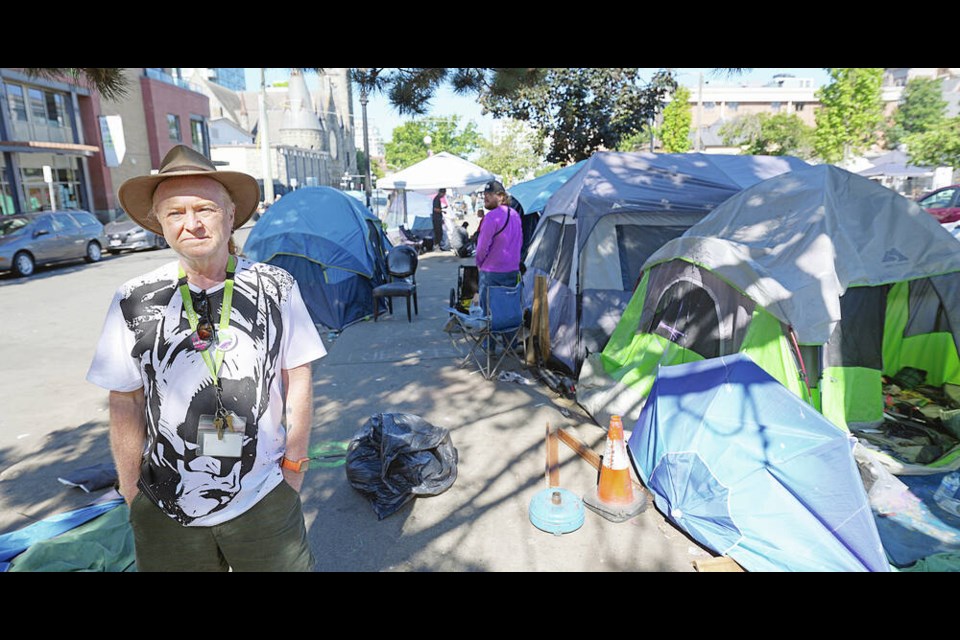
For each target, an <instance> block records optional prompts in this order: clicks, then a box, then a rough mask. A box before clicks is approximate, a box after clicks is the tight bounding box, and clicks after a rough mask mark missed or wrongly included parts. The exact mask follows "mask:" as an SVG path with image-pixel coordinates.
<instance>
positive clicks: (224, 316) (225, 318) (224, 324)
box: [179, 256, 237, 386]
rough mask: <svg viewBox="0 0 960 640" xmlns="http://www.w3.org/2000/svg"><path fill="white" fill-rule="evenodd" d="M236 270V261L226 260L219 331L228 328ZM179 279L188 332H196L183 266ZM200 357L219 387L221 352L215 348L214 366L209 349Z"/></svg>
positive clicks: (231, 257) (191, 301) (195, 319)
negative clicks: (225, 278) (225, 276)
mask: <svg viewBox="0 0 960 640" xmlns="http://www.w3.org/2000/svg"><path fill="white" fill-rule="evenodd" d="M236 268H237V259H236V257H234V256H230V257H229V258H228V259H227V280H226V282H224V285H223V305H222V306H221V307H220V329H222V330H224V329H228V328H229V327H230V309H231V308H232V305H233V273H234V270H235V269H236ZM179 278H180V281H181V282H182V283H183V284H181V285H180V297H181V298H182V299H183V310H184V311H186V312H187V322H189V323H190V331H196V330H197V325H199V321H198V318H197V312H196V310H195V309H194V308H193V298H192V297H191V296H190V288H189V287H188V286H187V274H186V272H185V271H184V270H183V265H180V275H179ZM200 356H201V357H202V358H203V361H204V362H206V363H207V368H208V369H210V374H211V375H212V376H213V382H214V384H217V385H218V386H219V382H218V381H217V372H218V371H220V365H222V364H223V350H221V349H220V348H219V347H217V349H216V354H215V355H214V358H215V359H216V364H214V358H211V357H210V350H209V349H204V350H203V351H201V352H200Z"/></svg>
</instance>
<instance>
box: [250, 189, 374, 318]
mask: <svg viewBox="0 0 960 640" xmlns="http://www.w3.org/2000/svg"><path fill="white" fill-rule="evenodd" d="M388 247H389V241H388V240H387V239H386V235H385V234H384V233H383V229H382V227H381V224H380V221H379V220H378V219H377V218H376V217H375V216H374V215H373V214H371V213H370V212H369V211H368V210H367V208H366V207H364V206H363V205H362V204H360V203H359V202H358V201H357V200H356V199H354V198H351V197H350V196H349V195H347V194H345V193H344V192H342V191H338V190H336V189H331V188H330V187H304V188H302V189H297V190H296V191H294V192H292V193H289V194H287V195H285V196H284V197H283V198H281V199H280V200H279V201H278V202H276V203H275V204H274V205H273V206H271V207H270V208H269V209H267V211H266V212H265V213H264V214H263V215H262V216H261V217H260V219H259V220H258V221H257V223H256V225H255V226H254V227H253V229H252V230H251V231H250V235H249V236H248V238H247V241H246V243H245V244H244V246H243V252H244V254H245V255H246V256H248V257H249V258H251V259H253V260H258V261H261V262H268V263H271V264H275V265H277V266H279V267H282V268H284V269H286V270H287V271H289V272H290V273H291V274H293V276H294V277H295V278H296V279H297V282H298V283H299V285H300V291H301V293H302V294H303V299H304V302H306V304H307V308H308V309H309V311H310V315H311V317H312V318H313V320H314V322H316V323H318V324H322V325H324V326H325V327H328V328H330V329H334V330H337V331H339V330H341V329H343V328H344V327H345V326H347V325H349V324H350V323H352V322H356V321H357V320H360V319H362V318H364V317H366V316H368V315H372V314H373V288H374V287H376V286H377V285H379V284H382V283H383V282H385V274H386V268H385V264H384V252H385V250H386V249H387V248H388Z"/></svg>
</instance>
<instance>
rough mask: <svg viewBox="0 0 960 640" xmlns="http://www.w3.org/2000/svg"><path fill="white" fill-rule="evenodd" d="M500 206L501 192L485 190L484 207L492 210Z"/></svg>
mask: <svg viewBox="0 0 960 640" xmlns="http://www.w3.org/2000/svg"><path fill="white" fill-rule="evenodd" d="M499 206H500V194H499V193H494V192H493V191H484V192H483V208H484V209H486V210H487V211H491V210H493V209H496V208H497V207H499Z"/></svg>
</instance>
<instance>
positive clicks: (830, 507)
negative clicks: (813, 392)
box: [628, 354, 890, 571]
mask: <svg viewBox="0 0 960 640" xmlns="http://www.w3.org/2000/svg"><path fill="white" fill-rule="evenodd" d="M853 444H854V440H853V439H852V438H850V435H849V434H848V433H847V432H845V431H843V430H841V429H840V428H838V427H837V426H836V425H834V424H833V423H831V422H830V421H829V420H827V419H826V418H824V417H823V416H822V415H820V414H819V413H818V412H817V411H815V410H813V409H812V408H811V407H810V406H809V405H807V404H806V403H805V402H804V401H803V400H801V399H800V398H799V397H797V396H796V395H795V394H794V393H793V392H791V391H789V390H788V389H787V388H786V387H784V386H783V385H782V384H780V383H779V382H778V381H777V380H776V379H774V378H773V377H772V376H771V375H770V374H768V373H767V372H766V371H764V370H763V369H761V368H760V367H759V366H757V365H756V364H755V363H754V362H753V361H752V360H751V359H750V358H749V357H748V356H747V355H745V354H734V355H731V356H722V357H719V358H711V359H709V360H703V361H700V362H690V363H685V364H679V365H674V366H662V367H660V368H659V370H658V372H657V378H656V381H655V382H654V384H653V389H652V390H651V392H650V397H649V399H648V400H647V403H646V405H644V408H643V411H642V412H641V413H640V419H639V420H638V421H637V423H636V426H635V428H634V430H633V433H632V435H631V437H630V439H629V443H628V447H629V451H630V454H631V455H632V457H633V459H634V460H635V461H636V464H637V469H638V474H639V475H640V478H641V480H643V483H644V485H646V486H647V487H648V488H649V489H650V491H651V492H653V494H654V498H655V502H656V506H657V509H659V510H660V511H661V512H662V513H663V514H664V515H666V516H667V518H669V519H670V520H671V521H672V522H674V523H676V524H677V526H679V527H680V528H681V529H683V530H684V531H686V532H687V533H689V534H690V535H691V536H692V537H693V538H694V539H696V540H697V541H698V542H700V543H702V544H704V545H705V546H707V547H709V548H710V549H713V550H714V551H716V552H717V553H720V554H723V555H727V556H729V557H731V558H733V559H734V560H736V561H737V562H738V563H739V564H740V565H741V566H743V567H744V568H745V569H747V570H748V571H889V570H890V565H889V562H888V561H887V558H886V555H885V553H884V550H883V546H882V544H881V541H880V535H879V533H878V531H877V526H876V523H875V521H874V517H873V513H872V511H871V509H870V505H869V503H868V500H867V495H866V492H865V490H864V486H863V481H862V479H861V477H860V472H859V471H858V468H857V465H856V462H855V460H854V457H853V453H852V447H853Z"/></svg>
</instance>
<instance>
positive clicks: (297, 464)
mask: <svg viewBox="0 0 960 640" xmlns="http://www.w3.org/2000/svg"><path fill="white" fill-rule="evenodd" d="M280 466H281V467H283V468H284V469H289V470H290V471H293V472H294V473H303V472H304V471H306V470H307V469H309V468H310V458H300V459H299V460H291V459H290V458H288V457H286V456H284V457H283V461H282V462H281V463H280Z"/></svg>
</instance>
